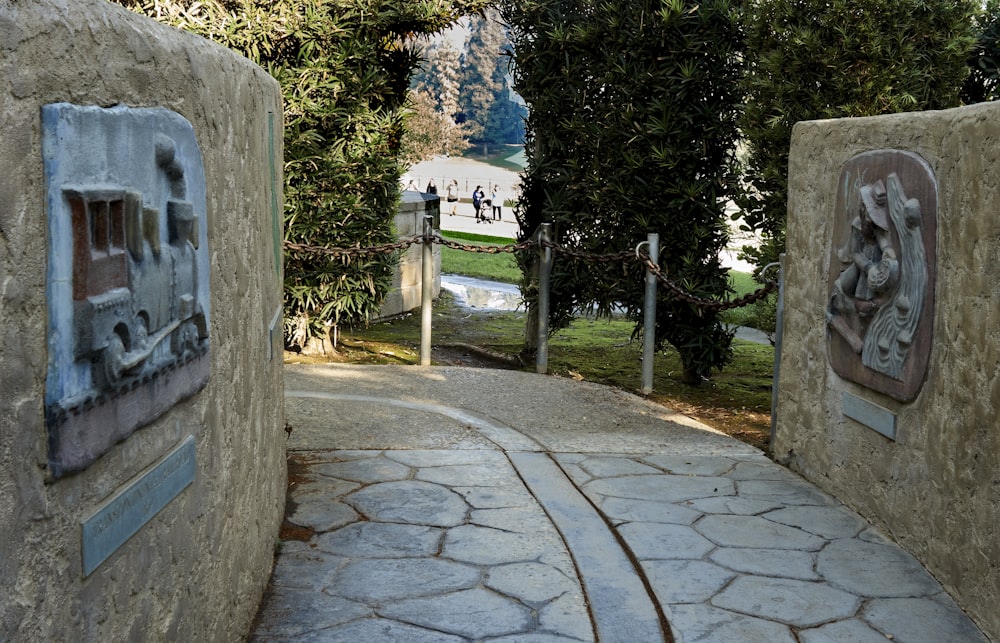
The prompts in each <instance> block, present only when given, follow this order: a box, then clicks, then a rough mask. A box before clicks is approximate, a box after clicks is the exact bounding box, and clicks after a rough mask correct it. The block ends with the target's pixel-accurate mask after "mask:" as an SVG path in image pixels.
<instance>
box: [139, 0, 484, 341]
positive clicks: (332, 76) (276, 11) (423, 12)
mask: <svg viewBox="0 0 1000 643" xmlns="http://www.w3.org/2000/svg"><path fill="white" fill-rule="evenodd" d="M119 3H120V4H123V5H124V6H126V7H129V8H131V9H133V10H136V11H140V12H142V13H145V14H147V15H149V16H151V17H153V18H156V19H158V20H161V21H163V22H167V23H169V24H172V25H174V26H177V27H180V28H183V29H187V30H190V31H194V32H196V33H199V34H201V35H203V36H205V37H207V38H210V39H212V40H215V41H216V42H219V43H220V44H222V45H224V46H227V47H229V48H231V49H234V50H236V51H238V52H240V53H242V54H243V55H245V56H247V57H248V58H250V59H251V60H253V61H254V62H256V63H258V64H259V65H261V66H263V67H264V68H266V69H267V70H268V71H269V72H270V73H271V74H272V75H273V76H274V77H275V78H276V79H277V80H278V82H279V83H280V84H281V88H282V93H283V98H284V128H285V129H284V133H285V136H284V152H285V166H284V176H285V213H284V216H285V239H286V240H289V241H294V242H297V243H304V244H309V245H314V246H327V247H329V246H370V245H378V244H382V243H386V242H389V241H392V240H393V238H394V234H393V230H392V221H393V216H394V213H395V209H396V204H397V202H398V199H399V177H400V176H401V175H402V173H403V171H404V168H403V166H402V164H401V163H400V161H399V155H400V150H401V145H402V136H403V131H404V118H405V101H406V96H407V90H408V88H409V84H410V76H411V74H412V72H413V69H414V67H415V66H416V64H417V61H418V52H417V44H416V43H417V41H416V38H415V36H417V35H420V34H428V33H433V32H435V31H439V30H441V29H443V28H445V27H447V26H449V25H450V24H452V23H453V22H454V21H455V20H457V19H458V18H459V17H460V16H462V15H466V14H468V13H472V12H474V11H477V10H479V9H481V8H482V7H483V6H485V5H486V4H487V2H486V1H485V0H451V1H444V0H405V1H400V0H119ZM392 265H393V258H392V257H386V256H380V257H375V258H368V259H364V260H360V261H345V260H341V259H336V258H329V257H324V256H319V255H315V254H292V255H289V256H287V257H286V261H285V316H286V328H288V329H289V330H292V329H294V330H296V331H297V333H296V334H295V336H294V338H295V339H296V340H297V341H298V342H299V343H302V342H304V341H305V340H306V339H307V337H308V336H309V335H310V334H311V333H313V332H316V331H320V332H322V331H323V329H324V326H328V325H330V324H337V323H345V322H356V321H362V320H366V319H368V318H370V317H371V316H372V315H374V314H376V313H377V311H378V310H379V308H380V306H381V303H382V300H383V298H384V296H385V293H386V291H387V290H388V288H389V286H390V281H391V270H392ZM289 320H290V321H291V322H292V323H291V324H290V325H289Z"/></svg>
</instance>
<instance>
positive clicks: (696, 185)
mask: <svg viewBox="0 0 1000 643" xmlns="http://www.w3.org/2000/svg"><path fill="white" fill-rule="evenodd" d="M501 7H502V12H503V14H504V17H505V18H506V20H507V22H508V24H509V25H510V26H511V28H512V32H511V41H512V42H513V43H514V51H515V61H514V68H513V77H514V88H515V90H517V92H518V93H519V94H520V95H521V96H522V97H524V99H525V100H526V101H527V103H528V106H529V109H530V113H529V116H528V120H527V128H526V129H527V140H526V143H525V152H526V155H527V157H528V161H529V165H528V168H527V170H526V171H525V173H524V175H523V176H522V184H521V185H522V191H521V199H520V203H519V204H518V206H517V208H516V210H515V214H516V216H517V218H518V221H519V222H520V224H521V230H522V234H523V235H524V236H528V235H531V234H533V233H534V232H535V230H536V229H537V227H538V226H539V225H540V224H541V223H543V222H551V223H552V224H553V226H554V231H555V236H556V239H555V240H556V241H558V243H559V244H560V245H562V246H564V247H568V248H571V249H574V250H580V251H589V252H596V253H604V254H606V253H615V252H625V251H631V250H633V249H634V248H635V246H636V244H637V243H638V242H639V241H642V240H645V239H646V235H647V233H648V232H657V233H658V234H659V235H660V245H661V248H663V251H662V252H661V255H660V256H661V264H662V266H663V267H664V268H665V269H666V271H667V272H668V274H669V276H670V278H671V279H672V280H674V281H675V282H676V283H678V284H679V285H681V287H682V288H684V289H686V290H688V291H690V292H692V293H694V294H696V295H698V296H701V297H705V298H711V299H720V298H723V297H724V296H725V295H726V294H727V292H728V282H727V279H726V270H725V268H723V267H722V266H721V264H720V263H719V259H718V254H719V251H720V250H722V249H723V248H724V247H725V244H726V240H727V229H726V224H725V215H724V212H723V207H724V204H725V202H726V200H727V199H728V198H731V197H732V196H733V189H734V188H735V186H734V185H733V182H732V181H730V180H729V177H730V176H731V173H732V171H733V160H734V159H733V156H734V146H735V141H736V138H737V129H736V120H737V114H738V109H739V106H740V105H741V103H742V95H741V93H740V91H739V87H738V83H739V79H740V75H741V62H740V61H741V56H740V49H739V47H740V41H741V38H740V33H739V30H738V28H737V27H738V26H737V22H736V15H735V13H734V7H735V4H734V3H730V2H727V1H725V0H706V1H704V2H700V3H695V2H685V1H684V0H663V1H661V0H638V1H636V0H605V1H603V2H600V3H595V2H591V1H589V0H566V1H563V2H550V1H547V0H503V1H502V2H501ZM522 238H523V237H522ZM520 261H521V263H522V266H523V267H524V268H525V271H526V274H529V275H530V274H531V272H532V270H533V264H534V261H535V253H530V252H529V253H524V254H522V255H521V257H520ZM523 290H524V291H525V297H526V299H527V300H528V301H529V302H531V301H532V300H534V298H535V293H534V290H533V286H532V284H531V282H530V281H526V282H525V284H524V287H523ZM661 291H662V289H661ZM642 293H643V266H642V265H641V264H640V263H639V262H638V261H635V260H634V259H633V260H631V261H630V260H625V261H617V262H612V263H593V262H578V261H573V260H569V259H566V258H565V255H557V258H556V264H555V269H554V272H553V275H552V302H551V321H550V324H551V328H553V329H557V328H561V327H564V326H566V325H567V324H568V323H569V322H570V321H571V320H572V318H573V316H574V314H576V313H578V312H580V311H581V310H586V309H590V308H594V309H596V310H597V311H598V312H599V313H601V314H605V315H608V314H610V313H611V311H612V309H613V306H615V305H616V304H619V303H620V304H622V305H623V306H624V307H625V308H626V310H627V311H628V314H629V316H630V317H631V318H632V319H633V320H638V319H641V314H642V313H641V307H642ZM529 328H530V324H529ZM656 330H657V339H658V341H659V342H660V343H663V342H668V343H670V344H672V345H673V346H675V347H676V348H677V350H678V351H679V352H680V354H681V358H682V361H683V363H684V369H685V377H686V380H687V381H689V382H697V381H700V380H701V379H702V378H703V377H705V376H707V375H708V374H709V373H710V372H711V370H712V369H714V368H718V367H721V366H722V365H723V364H724V363H725V362H726V360H727V359H728V358H729V356H730V349H729V347H730V340H731V336H730V335H729V334H728V332H727V331H726V330H725V328H724V327H723V325H722V323H721V321H720V319H719V316H718V315H717V314H715V313H711V312H704V313H703V312H701V311H699V310H697V309H696V308H694V307H693V306H691V305H689V304H687V303H683V302H680V301H678V300H676V299H670V298H667V297H666V296H665V295H664V296H663V297H662V298H661V300H660V301H659V303H658V304H657V329H656ZM533 339H534V338H532V337H531V336H530V335H529V337H528V342H527V344H528V345H527V347H526V348H527V349H528V350H529V351H530V349H532V348H533V345H532V340H533Z"/></svg>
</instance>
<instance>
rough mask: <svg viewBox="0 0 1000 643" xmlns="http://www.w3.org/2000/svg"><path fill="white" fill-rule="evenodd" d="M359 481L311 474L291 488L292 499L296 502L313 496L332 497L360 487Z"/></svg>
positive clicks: (304, 500)
mask: <svg viewBox="0 0 1000 643" xmlns="http://www.w3.org/2000/svg"><path fill="white" fill-rule="evenodd" d="M360 487H361V485H359V484H358V483H357V482H349V481H347V480H337V479H336V478H328V477H327V476H321V475H314V474H309V475H308V476H304V479H303V480H302V481H301V482H299V483H298V484H295V485H293V486H292V488H291V494H292V499H293V500H295V501H296V502H308V500H309V498H310V497H311V496H319V497H321V498H327V499H329V498H331V497H337V496H340V495H343V494H345V493H350V492H352V491H354V490H355V489H358V488H360Z"/></svg>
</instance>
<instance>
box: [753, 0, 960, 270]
mask: <svg viewBox="0 0 1000 643" xmlns="http://www.w3.org/2000/svg"><path fill="white" fill-rule="evenodd" d="M977 5H978V0H833V1H831V0H748V1H747V2H746V3H745V5H744V12H743V15H744V28H745V31H746V37H747V47H746V50H747V60H748V62H749V73H748V75H747V78H746V84H745V87H746V92H747V106H746V111H745V113H744V116H743V119H742V123H741V129H742V131H743V134H744V136H745V139H746V144H747V150H748V159H747V165H746V174H745V179H746V181H747V184H748V185H747V187H748V192H747V194H746V196H745V197H744V198H743V199H741V200H740V206H741V208H742V213H741V214H742V216H743V218H744V220H745V221H746V223H747V225H748V226H749V227H750V228H751V229H754V230H757V231H758V232H760V234H761V236H762V244H761V246H760V247H758V248H745V249H744V253H745V255H746V256H747V258H749V259H751V260H753V261H755V262H756V263H757V265H758V266H763V265H765V264H767V263H770V262H772V261H777V260H778V255H779V254H780V253H781V252H782V251H783V250H784V246H785V213H786V210H787V196H788V187H787V186H788V180H787V176H788V148H789V144H790V141H791V132H792V126H793V125H794V124H795V123H796V122H798V121H801V120H811V119H822V118H840V117H846V116H874V115H877V114H888V113H892V112H903V111H914V110H923V109H942V108H946V107H955V106H957V105H958V104H959V90H960V89H961V87H962V83H963V81H964V79H965V77H966V75H967V74H968V71H969V68H968V65H967V60H968V58H969V52H970V49H971V47H972V45H973V42H974V25H973V21H972V18H973V16H974V15H975V14H976V8H977Z"/></svg>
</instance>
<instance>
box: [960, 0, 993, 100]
mask: <svg viewBox="0 0 1000 643" xmlns="http://www.w3.org/2000/svg"><path fill="white" fill-rule="evenodd" d="M975 24H976V32H977V38H976V45H975V47H974V48H973V50H972V57H971V58H970V59H969V68H970V72H969V77H968V78H967V79H966V81H965V85H964V86H963V87H962V102H964V103H966V104H971V103H981V102H983V101H989V100H997V99H998V98H1000V0H987V2H986V5H985V7H984V9H983V11H982V12H981V13H980V14H979V15H978V16H977V17H976V21H975Z"/></svg>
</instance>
